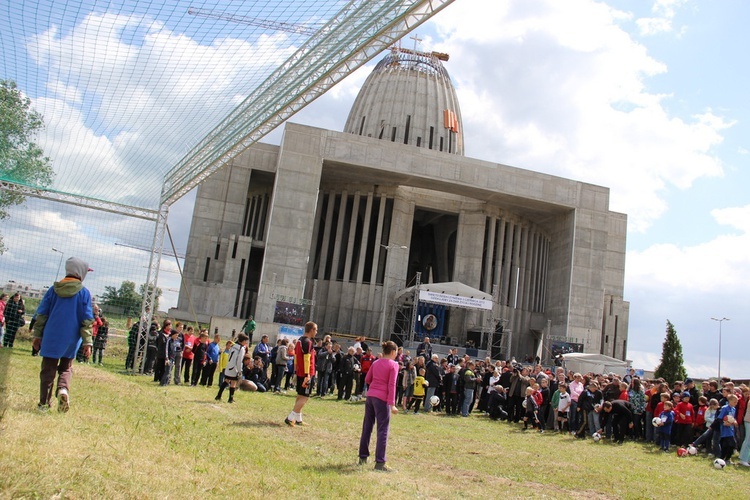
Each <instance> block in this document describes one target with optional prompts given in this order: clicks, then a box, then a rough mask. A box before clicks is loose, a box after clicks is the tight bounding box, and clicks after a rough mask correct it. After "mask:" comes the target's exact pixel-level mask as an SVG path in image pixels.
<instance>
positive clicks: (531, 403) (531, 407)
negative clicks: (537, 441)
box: [523, 384, 544, 432]
mask: <svg viewBox="0 0 750 500" xmlns="http://www.w3.org/2000/svg"><path fill="white" fill-rule="evenodd" d="M534 385H537V384H534ZM535 392H536V391H535V390H534V386H531V387H527V388H526V399H525V402H526V414H525V415H524V416H523V430H526V429H528V428H529V422H531V425H532V427H536V426H537V425H538V424H539V404H538V403H537V402H536V398H534V393H535ZM539 432H544V431H543V430H542V429H541V428H540V429H539Z"/></svg>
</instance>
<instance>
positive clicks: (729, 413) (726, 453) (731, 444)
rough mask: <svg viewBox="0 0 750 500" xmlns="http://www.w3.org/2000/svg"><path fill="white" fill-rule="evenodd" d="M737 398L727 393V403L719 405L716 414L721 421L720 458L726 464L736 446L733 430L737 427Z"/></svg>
mask: <svg viewBox="0 0 750 500" xmlns="http://www.w3.org/2000/svg"><path fill="white" fill-rule="evenodd" d="M738 401H739V398H738V397H737V396H736V395H735V394H729V395H728V396H727V404H725V405H724V406H722V407H721V410H719V414H718V415H717V416H716V418H717V419H719V420H720V421H721V429H720V431H719V432H721V438H720V441H719V446H720V448H721V459H722V460H724V461H725V462H726V463H727V465H731V464H732V462H731V461H730V460H729V459H730V458H732V453H734V449H735V448H736V447H737V442H736V441H735V439H734V430H735V427H737V402H738Z"/></svg>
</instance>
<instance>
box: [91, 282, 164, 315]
mask: <svg viewBox="0 0 750 500" xmlns="http://www.w3.org/2000/svg"><path fill="white" fill-rule="evenodd" d="M152 289H153V288H152V287H151V286H149V288H148V290H149V293H150V292H151V290H152ZM145 290H146V284H145V283H144V284H142V285H141V286H139V287H138V291H136V289H135V283H134V282H132V281H123V282H122V284H121V285H120V288H115V287H113V286H106V287H104V293H103V294H102V296H101V297H100V300H101V303H102V305H103V306H106V307H110V308H115V309H117V310H119V311H120V312H121V313H122V314H124V315H126V316H139V315H140V314H141V302H142V300H143V293H144V291H145ZM159 297H161V288H159V287H157V288H156V295H155V298H154V304H153V307H154V309H153V310H154V311H158V310H159Z"/></svg>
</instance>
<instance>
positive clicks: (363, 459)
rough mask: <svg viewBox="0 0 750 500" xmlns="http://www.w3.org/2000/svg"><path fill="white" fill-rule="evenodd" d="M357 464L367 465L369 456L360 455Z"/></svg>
mask: <svg viewBox="0 0 750 500" xmlns="http://www.w3.org/2000/svg"><path fill="white" fill-rule="evenodd" d="M357 465H367V457H364V458H362V457H359V463H357Z"/></svg>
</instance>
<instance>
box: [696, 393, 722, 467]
mask: <svg viewBox="0 0 750 500" xmlns="http://www.w3.org/2000/svg"><path fill="white" fill-rule="evenodd" d="M718 414H719V402H718V401H717V400H716V399H714V398H711V401H709V402H708V409H706V413H705V414H704V418H705V419H706V430H705V431H703V434H701V435H700V436H699V437H698V439H696V440H695V441H693V443H692V446H695V447H696V448H705V449H710V450H711V453H712V454H713V455H714V456H717V455H718V454H719V453H720V452H719V449H718V448H719V446H718V442H719V440H718V437H717V439H716V440H714V439H713V436H714V429H713V427H714V426H713V423H714V420H716V417H717V416H718ZM719 435H720V434H717V436H719ZM704 443H712V444H711V445H708V444H704ZM714 443H715V444H716V446H714Z"/></svg>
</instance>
